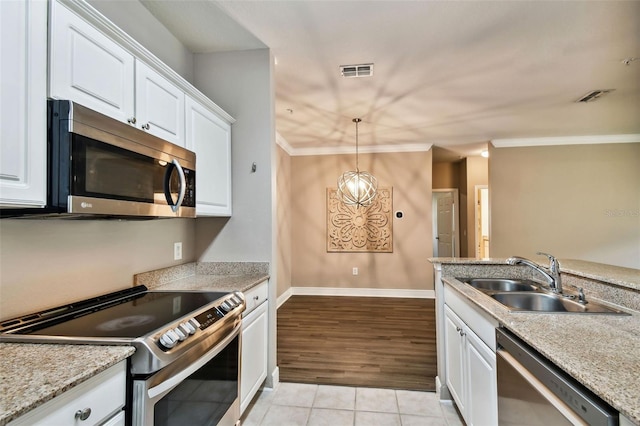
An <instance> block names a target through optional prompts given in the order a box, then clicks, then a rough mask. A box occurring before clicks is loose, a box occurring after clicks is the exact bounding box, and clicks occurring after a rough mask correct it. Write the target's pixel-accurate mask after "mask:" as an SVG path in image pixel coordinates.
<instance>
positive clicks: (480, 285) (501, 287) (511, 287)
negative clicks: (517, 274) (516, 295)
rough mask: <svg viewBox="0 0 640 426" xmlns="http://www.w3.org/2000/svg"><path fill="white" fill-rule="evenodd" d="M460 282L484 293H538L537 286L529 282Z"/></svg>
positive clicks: (501, 279)
mask: <svg viewBox="0 0 640 426" xmlns="http://www.w3.org/2000/svg"><path fill="white" fill-rule="evenodd" d="M460 281H462V282H465V283H467V284H469V285H470V286H471V287H475V288H477V289H478V290H484V291H536V290H537V289H538V287H537V286H535V285H534V284H533V282H531V281H528V280H517V279H507V278H461V279H460Z"/></svg>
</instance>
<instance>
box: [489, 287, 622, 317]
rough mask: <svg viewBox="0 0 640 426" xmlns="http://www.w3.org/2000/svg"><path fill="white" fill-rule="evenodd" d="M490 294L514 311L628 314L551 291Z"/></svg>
mask: <svg viewBox="0 0 640 426" xmlns="http://www.w3.org/2000/svg"><path fill="white" fill-rule="evenodd" d="M490 296H491V297H493V298H494V299H495V300H497V301H498V302H500V303H502V304H503V305H505V306H507V307H508V308H509V309H510V310H512V311H527V312H552V313H563V312H566V313H593V314H595V313H606V314H623V315H628V314H627V313H626V312H623V311H620V310H617V309H614V308H610V307H608V306H604V305H601V304H599V303H596V302H588V303H587V304H586V305H583V304H581V303H578V302H575V301H573V300H571V299H569V298H566V297H564V296H560V295H556V294H550V293H517V292H516V293H494V294H491V295H490Z"/></svg>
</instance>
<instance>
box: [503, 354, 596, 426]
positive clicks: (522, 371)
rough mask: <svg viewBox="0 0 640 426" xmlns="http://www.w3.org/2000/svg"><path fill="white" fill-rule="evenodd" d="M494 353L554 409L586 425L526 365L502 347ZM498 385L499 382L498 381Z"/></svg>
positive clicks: (576, 423)
mask: <svg viewBox="0 0 640 426" xmlns="http://www.w3.org/2000/svg"><path fill="white" fill-rule="evenodd" d="M496 355H497V356H499V357H502V359H503V360H504V361H505V362H506V363H507V364H509V365H510V366H511V367H512V368H513V369H514V370H515V371H516V372H517V373H518V374H519V375H520V376H522V378H523V379H524V380H525V381H526V382H527V383H528V384H529V385H530V386H531V387H532V388H534V389H535V390H536V391H537V392H538V393H539V394H540V395H541V396H542V397H543V398H544V399H546V400H547V401H548V402H549V404H551V405H552V406H553V407H554V408H555V409H556V410H558V411H559V412H560V413H562V415H563V416H564V417H565V418H566V419H567V420H568V421H570V422H571V424H573V425H587V423H585V421H584V420H583V419H582V418H581V417H579V416H578V415H577V414H576V413H575V412H574V411H573V410H572V409H571V408H570V407H569V406H567V404H565V403H564V402H562V400H561V399H560V398H558V397H557V396H556V395H555V394H554V393H553V392H551V390H549V388H547V387H546V386H545V385H544V384H543V383H542V382H541V381H540V380H538V378H537V377H536V376H534V375H533V374H532V373H531V372H530V371H529V370H527V369H526V367H525V366H524V365H522V364H520V363H519V362H518V360H516V359H515V358H514V357H513V356H512V355H511V354H510V353H509V352H507V351H506V350H505V349H503V348H499V349H498V350H497V351H496ZM498 387H500V382H498Z"/></svg>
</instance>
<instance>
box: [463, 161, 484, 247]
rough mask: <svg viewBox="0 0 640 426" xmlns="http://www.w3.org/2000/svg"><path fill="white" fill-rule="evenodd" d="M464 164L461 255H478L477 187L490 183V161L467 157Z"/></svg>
mask: <svg viewBox="0 0 640 426" xmlns="http://www.w3.org/2000/svg"><path fill="white" fill-rule="evenodd" d="M464 164H465V167H464V171H465V174H464V176H461V177H460V179H461V180H463V179H464V181H465V184H464V185H461V186H460V239H461V240H462V244H461V250H460V256H462V257H476V225H475V209H476V204H475V202H476V194H475V188H476V185H487V184H488V183H489V162H488V160H487V159H486V158H482V157H467V158H466V159H465V160H464ZM461 170H462V168H461ZM462 247H464V251H463V250H462Z"/></svg>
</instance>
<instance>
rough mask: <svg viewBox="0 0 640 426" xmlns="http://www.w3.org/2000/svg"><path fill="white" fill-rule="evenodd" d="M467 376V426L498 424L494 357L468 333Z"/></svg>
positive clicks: (477, 338)
mask: <svg viewBox="0 0 640 426" xmlns="http://www.w3.org/2000/svg"><path fill="white" fill-rule="evenodd" d="M465 339H466V341H465V348H466V361H467V369H466V370H467V374H468V379H469V380H468V385H467V386H468V392H469V393H468V395H469V398H468V400H467V417H466V419H465V420H466V421H467V424H468V425H469V426H471V425H476V426H491V425H497V424H498V388H497V382H496V354H495V353H494V352H493V351H491V350H490V349H489V347H488V346H487V345H486V344H485V343H484V342H483V341H482V340H481V339H480V338H479V337H478V336H477V335H476V334H475V333H474V332H473V331H471V330H469V329H467V330H466V334H465Z"/></svg>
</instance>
